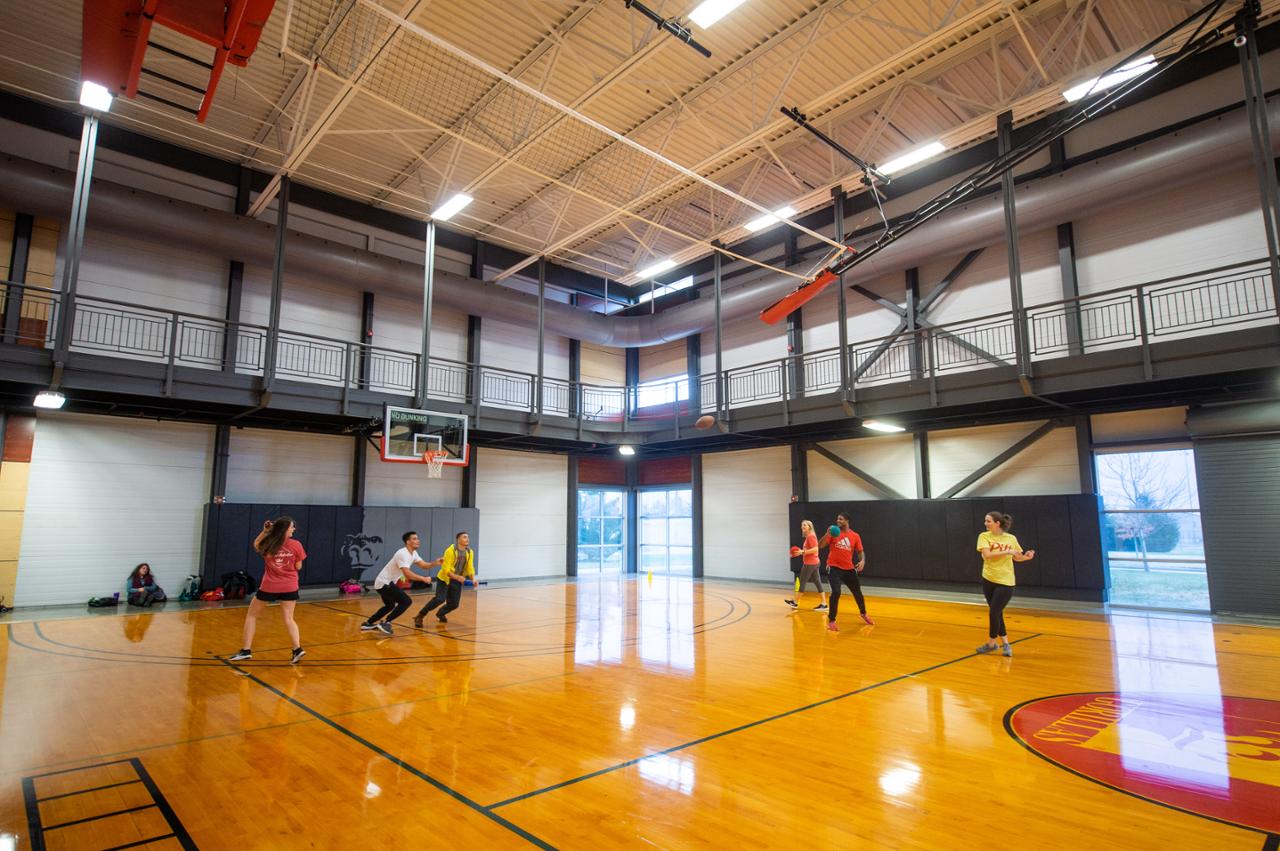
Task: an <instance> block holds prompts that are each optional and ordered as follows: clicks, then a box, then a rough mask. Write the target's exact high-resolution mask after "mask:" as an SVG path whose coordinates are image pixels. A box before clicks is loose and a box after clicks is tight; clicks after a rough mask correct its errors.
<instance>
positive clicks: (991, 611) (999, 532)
mask: <svg viewBox="0 0 1280 851" xmlns="http://www.w3.org/2000/svg"><path fill="white" fill-rule="evenodd" d="M982 525H984V526H985V527H986V529H987V530H986V531H985V532H983V533H982V534H981V535H979V536H978V552H979V553H981V554H982V595H983V596H984V597H986V598H987V626H988V629H987V633H988V639H989V640H988V641H987V643H986V644H984V645H982V646H981V647H979V648H978V650H977V652H978V653H990V652H991V651H992V650H995V649H996V648H997V647H998V648H1000V651H1001V652H1002V653H1004V655H1006V656H1012V655H1013V646H1012V645H1010V644H1009V634H1008V630H1007V629H1005V625H1004V607H1005V606H1007V605H1008V604H1009V601H1010V600H1012V599H1013V586H1014V584H1015V582H1014V576H1013V563H1014V562H1015V561H1030V560H1031V559H1033V558H1035V555H1036V551H1035V550H1027V551H1026V552H1025V553H1024V552H1023V551H1022V546H1021V545H1020V544H1019V543H1018V539H1017V538H1015V537H1014V536H1013V535H1012V534H1011V533H1010V532H1009V530H1010V529H1011V528H1013V516H1012V515H1009V514H1003V513H1001V512H999V511H991V512H988V514H987V516H986V517H984V518H983V524H982ZM997 638H998V639H999V640H1000V643H999V644H997V643H996V639H997Z"/></svg>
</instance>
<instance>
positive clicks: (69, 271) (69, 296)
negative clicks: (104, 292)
mask: <svg viewBox="0 0 1280 851" xmlns="http://www.w3.org/2000/svg"><path fill="white" fill-rule="evenodd" d="M97 148H98V115H97V113H95V112H91V113H89V114H88V115H86V116H85V117H84V127H83V129H82V130H81V133H80V152H79V155H78V156H77V158H76V185H75V190H74V194H73V195H72V196H71V221H70V224H69V227H68V229H67V249H66V257H65V258H64V263H63V266H62V309H61V311H60V312H59V314H58V320H59V321H58V328H57V338H56V343H55V345H54V355H53V360H54V379H53V383H54V384H55V385H56V384H57V383H58V382H59V381H60V380H61V377H62V375H61V374H62V367H63V366H64V365H65V364H66V360H67V354H68V352H69V351H70V350H71V335H72V333H73V331H74V330H75V312H76V286H77V285H78V284H79V282H80V252H81V250H82V249H83V248H84V228H85V220H86V218H87V217H88V215H89V189H90V186H91V185H92V183H93V161H94V154H95V152H96V151H97Z"/></svg>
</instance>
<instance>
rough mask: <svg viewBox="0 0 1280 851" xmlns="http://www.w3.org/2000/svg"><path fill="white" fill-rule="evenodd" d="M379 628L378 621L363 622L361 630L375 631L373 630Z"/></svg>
mask: <svg viewBox="0 0 1280 851" xmlns="http://www.w3.org/2000/svg"><path fill="white" fill-rule="evenodd" d="M377 628H378V625H377V624H376V623H362V624H360V631H361V632H373V631H374V630H375V629H377Z"/></svg>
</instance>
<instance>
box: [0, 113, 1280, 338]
mask: <svg viewBox="0 0 1280 851" xmlns="http://www.w3.org/2000/svg"><path fill="white" fill-rule="evenodd" d="M1268 119H1269V120H1270V121H1271V122H1272V123H1273V125H1275V124H1280V103H1272V104H1269V105H1268ZM1273 142H1274V143H1275V147H1276V148H1277V150H1280V134H1276V135H1275V136H1274V137H1273ZM1250 146H1251V142H1250V138H1249V125H1248V124H1247V123H1246V120H1245V116H1244V112H1243V110H1239V111H1236V112H1232V113H1229V114H1227V115H1225V116H1221V117H1219V118H1215V119H1212V120H1209V121H1205V122H1203V123H1201V124H1197V125H1195V126H1192V127H1190V128H1187V129H1185V130H1180V131H1178V132H1176V133H1171V134H1169V135H1167V136H1164V137H1161V138H1159V139H1156V140H1153V141H1151V142H1147V143H1144V144H1142V145H1140V146H1137V147H1135V148H1130V149H1127V150H1125V151H1122V152H1120V153H1117V154H1112V155H1111V156H1109V157H1106V158H1105V159H1101V160H1098V161H1097V162H1095V163H1090V164H1087V165H1081V166H1078V167H1076V168H1072V169H1071V170H1070V171H1068V172H1064V173H1062V174H1058V175H1054V176H1051V177H1046V178H1043V179H1040V180H1037V181H1034V182H1032V183H1030V184H1026V185H1024V186H1020V187H1018V190H1017V203H1018V226H1019V228H1020V229H1021V230H1023V231H1026V232H1031V231H1035V230H1039V229H1041V228H1046V227H1051V226H1054V225H1057V224H1059V223H1061V222H1064V221H1070V220H1072V219H1075V218H1078V217H1080V216H1082V215H1085V214H1088V213H1092V212H1096V211H1097V210H1099V209H1101V208H1103V207H1105V206H1107V205H1108V204H1115V203H1118V202H1121V201H1131V200H1133V199H1135V198H1139V197H1142V196H1144V195H1149V194H1152V193H1154V192H1157V191H1160V190H1164V189H1169V188H1172V187H1175V186H1179V185H1182V184H1184V183H1188V182H1190V181H1193V180H1196V181H1203V180H1204V178H1205V177H1207V176H1210V175H1213V174H1219V173H1222V172H1224V171H1227V170H1229V169H1232V168H1237V167H1239V166H1240V165H1241V164H1244V163H1247V162H1249V161H1250V156H1251V149H1250ZM1273 153H1274V152H1273ZM74 178H75V176H74V175H73V174H72V173H70V172H68V171H65V170H61V169H54V168H50V167H47V166H42V165H39V164H36V163H33V162H30V161H27V160H20V159H16V158H8V159H4V160H0V186H3V187H4V189H3V190H2V191H3V197H4V200H5V206H9V207H17V208H19V209H21V210H22V211H23V212H27V213H34V214H40V215H45V216H51V217H55V218H57V217H66V216H67V214H68V213H67V211H68V210H69V209H70V203H71V190H72V185H73V183H74ZM88 227H90V228H92V229H95V230H104V231H115V232H125V233H129V234H131V235H135V236H136V235H138V234H139V233H140V232H145V233H148V234H150V235H152V236H154V237H155V238H156V239H164V240H166V241H173V242H178V243H180V244H184V245H191V246H199V247H203V248H205V249H206V250H209V251H212V252H214V253H216V254H218V255H220V256H223V257H226V258H228V259H235V260H241V261H243V262H246V263H251V264H257V265H263V266H270V265H271V264H272V252H273V249H274V245H275V236H274V233H275V227H274V225H271V224H267V223H264V222H260V221H257V220H255V219H249V218H244V217H240V216H235V215H232V214H231V213H226V212H222V211H219V210H211V209H208V208H205V207H201V206H198V205H195V204H189V203H186V202H182V201H175V200H171V199H168V198H164V197H162V196H159V195H155V194H152V193H149V192H142V191H139V190H134V189H129V188H128V187H124V186H120V185H118V184H113V183H108V182H105V181H102V180H95V181H94V185H93V192H92V195H91V196H90V200H89V220H88ZM1003 235H1004V209H1003V206H1002V203H1001V199H1000V197H999V196H998V195H997V196H993V197H988V198H985V199H982V200H978V201H974V202H973V203H971V204H968V205H967V206H964V207H961V208H958V209H956V210H954V211H952V212H949V213H947V214H945V215H943V216H939V217H938V218H937V219H934V220H933V221H932V222H930V223H928V224H926V225H924V226H923V227H921V228H920V229H919V230H917V231H915V232H914V233H913V234H912V235H911V236H909V237H907V238H905V239H902V240H899V241H898V242H896V243H894V244H893V245H892V246H890V247H889V248H888V249H886V250H885V251H883V252H881V253H880V254H878V255H877V256H876V257H875V258H873V259H872V260H871V261H868V262H867V263H864V264H862V265H860V266H858V267H856V268H855V269H854V270H853V271H851V272H849V273H847V274H846V275H845V283H846V284H851V283H856V282H859V281H866V280H869V279H871V278H874V277H877V276H880V275H885V274H889V273H893V272H900V271H902V270H903V269H907V268H910V267H912V266H918V265H920V264H921V263H924V262H926V261H929V260H932V259H934V258H937V257H943V256H946V255H949V254H960V253H963V252H965V251H967V250H969V249H971V248H974V247H978V246H984V245H990V244H993V243H995V242H997V241H999V240H1000V239H1002V238H1003ZM287 246H288V248H287V254H286V258H285V266H286V268H287V269H288V270H289V271H290V273H296V274H298V275H299V276H303V277H307V278H310V279H312V280H315V281H316V282H317V283H319V282H322V281H323V282H325V283H327V284H331V285H333V284H336V285H338V286H348V287H350V288H351V289H352V290H353V291H356V290H359V289H365V288H368V287H370V286H371V285H372V282H374V281H377V282H379V283H380V284H381V285H382V286H384V287H388V288H390V289H394V290H399V291H401V292H417V291H419V290H420V289H421V286H422V267H421V265H418V264H414V263H406V262H403V261H399V260H395V259H393V258H390V257H386V256H384V255H380V254H375V253H372V252H369V251H364V250H360V249H355V248H350V247H348V246H343V245H337V244H334V243H331V242H328V241H326V240H323V239H320V238H318V237H313V236H309V235H305V234H297V233H295V234H290V236H289V239H288V240H287ZM794 286H795V280H794V279H791V278H783V277H782V276H779V275H776V274H773V273H770V272H768V271H767V270H761V271H760V272H758V273H752V274H751V275H750V276H749V279H748V281H747V282H746V283H742V284H741V285H738V286H734V287H732V288H730V289H727V290H725V292H724V293H723V318H724V321H726V322H728V321H731V320H733V319H737V318H740V317H743V316H747V315H749V314H752V313H755V312H758V311H759V310H761V309H762V308H764V307H765V306H766V305H768V304H770V303H772V302H773V301H776V300H777V299H778V298H779V297H780V296H781V295H783V294H784V293H785V292H786V291H787V290H789V289H791V288H793V287H794ZM435 297H436V299H437V300H438V303H440V304H444V305H448V306H449V307H452V308H455V309H457V310H461V311H464V312H467V313H471V314H476V315H479V316H483V317H486V318H492V319H495V320H500V321H504V322H513V323H517V324H529V325H532V324H534V323H536V322H537V315H538V303H537V299H536V297H534V296H532V295H528V294H525V293H521V292H518V291H515V290H512V289H510V288H508V287H504V286H501V285H498V284H492V283H485V282H481V281H476V280H474V279H470V278H465V277H462V276H459V275H453V274H450V273H447V272H439V273H437V275H436V279H435ZM714 322H715V303H714V300H713V299H711V298H708V297H706V296H704V297H703V298H700V299H698V300H696V301H692V302H689V303H687V304H682V305H678V306H676V307H673V308H670V309H668V310H664V311H663V312H661V313H657V314H652V315H649V316H601V315H600V314H596V313H590V312H587V311H584V310H579V309H576V308H573V307H569V306H567V305H562V304H558V303H552V302H548V303H547V304H546V329H547V331H548V332H550V333H552V334H558V335H561V336H564V337H571V338H575V339H579V340H583V341H585V342H590V343H595V344H598V345H604V346H617V347H630V346H652V345H656V344H658V343H664V342H669V341H672V340H679V339H681V338H683V337H687V336H689V335H691V334H696V333H699V332H701V331H704V330H706V329H708V328H710V327H712V325H713V323H714Z"/></svg>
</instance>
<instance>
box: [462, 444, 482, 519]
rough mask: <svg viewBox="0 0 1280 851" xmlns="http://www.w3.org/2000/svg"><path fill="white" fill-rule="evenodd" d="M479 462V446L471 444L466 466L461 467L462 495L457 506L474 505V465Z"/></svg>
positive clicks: (466, 506) (471, 506)
mask: <svg viewBox="0 0 1280 851" xmlns="http://www.w3.org/2000/svg"><path fill="white" fill-rule="evenodd" d="M479 463H480V448H479V447H478V446H472V447H471V449H470V451H469V452H468V453H467V466H465V467H463V468H462V497H461V499H460V500H459V502H460V505H459V506H458V507H459V508H475V507H476V465H477V464H479Z"/></svg>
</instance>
